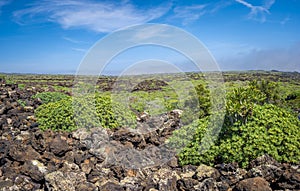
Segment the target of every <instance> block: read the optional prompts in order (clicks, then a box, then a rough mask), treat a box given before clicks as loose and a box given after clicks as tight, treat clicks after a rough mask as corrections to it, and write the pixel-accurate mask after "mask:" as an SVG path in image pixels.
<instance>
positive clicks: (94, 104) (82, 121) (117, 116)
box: [35, 95, 136, 131]
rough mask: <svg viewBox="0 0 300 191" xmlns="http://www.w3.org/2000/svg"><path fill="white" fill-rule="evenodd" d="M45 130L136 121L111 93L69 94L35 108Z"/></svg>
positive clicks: (107, 126)
mask: <svg viewBox="0 0 300 191" xmlns="http://www.w3.org/2000/svg"><path fill="white" fill-rule="evenodd" d="M35 114H36V117H37V121H38V123H39V127H40V128H41V129H43V130H45V129H52V130H55V131H58V130H62V131H73V130H75V129H77V128H81V127H86V128H91V127H97V126H102V127H104V128H115V127H119V126H130V127H133V126H134V125H135V120H136V117H135V115H133V114H132V113H130V112H129V110H128V109H126V108H125V107H124V106H123V105H121V104H118V103H112V102H111V100H110V97H109V96H101V95H96V96H85V97H80V98H73V99H72V98H66V99H62V100H60V101H57V102H50V103H48V104H43V105H41V106H39V107H38V108H37V110H36V112H35Z"/></svg>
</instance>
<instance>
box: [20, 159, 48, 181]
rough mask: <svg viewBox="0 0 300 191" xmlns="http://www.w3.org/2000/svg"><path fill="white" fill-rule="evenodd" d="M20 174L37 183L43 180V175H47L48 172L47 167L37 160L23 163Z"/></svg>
mask: <svg viewBox="0 0 300 191" xmlns="http://www.w3.org/2000/svg"><path fill="white" fill-rule="evenodd" d="M21 172H23V173H24V174H26V175H28V176H29V177H30V178H32V179H33V180H35V181H38V182H39V181H41V180H43V179H44V175H45V174H47V172H48V170H47V167H45V166H44V164H42V163H41V162H39V161H38V160H32V161H26V162H25V164H24V165H23V166H22V170H21Z"/></svg>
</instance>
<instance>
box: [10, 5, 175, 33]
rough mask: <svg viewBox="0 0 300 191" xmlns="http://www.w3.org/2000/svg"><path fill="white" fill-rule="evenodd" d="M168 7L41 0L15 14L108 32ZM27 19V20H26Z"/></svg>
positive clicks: (142, 20) (155, 15) (20, 17)
mask: <svg viewBox="0 0 300 191" xmlns="http://www.w3.org/2000/svg"><path fill="white" fill-rule="evenodd" d="M169 9H170V7H169V6H158V7H155V8H152V9H147V10H141V9H137V8H136V7H134V6H133V5H132V4H130V3H129V2H127V1H125V2H123V3H112V2H109V1H106V2H94V1H88V0H86V1H81V0H65V1H60V0H41V1H39V2H36V3H34V4H31V5H30V6H29V8H27V9H23V10H19V11H15V12H14V17H15V18H16V20H17V22H19V23H20V24H22V23H23V24H24V22H25V23H26V21H28V20H29V21H30V22H32V21H37V20H38V19H42V20H43V21H44V20H45V17H46V18H47V20H48V21H51V22H55V23H58V24H60V25H61V26H62V27H63V28H65V29H69V28H85V29H89V30H93V31H96V32H104V33H106V32H111V31H112V30H116V29H118V28H121V27H126V26H129V25H134V24H141V23H146V22H149V21H151V20H154V19H156V18H159V17H161V16H162V15H164V14H165V13H166V12H167V11H168V10H169ZM25 20H26V21H25Z"/></svg>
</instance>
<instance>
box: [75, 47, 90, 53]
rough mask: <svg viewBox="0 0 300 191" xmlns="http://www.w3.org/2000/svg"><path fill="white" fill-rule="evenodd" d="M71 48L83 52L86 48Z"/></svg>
mask: <svg viewBox="0 0 300 191" xmlns="http://www.w3.org/2000/svg"><path fill="white" fill-rule="evenodd" d="M72 50H74V51H77V52H84V53H86V52H87V50H86V49H83V48H72Z"/></svg>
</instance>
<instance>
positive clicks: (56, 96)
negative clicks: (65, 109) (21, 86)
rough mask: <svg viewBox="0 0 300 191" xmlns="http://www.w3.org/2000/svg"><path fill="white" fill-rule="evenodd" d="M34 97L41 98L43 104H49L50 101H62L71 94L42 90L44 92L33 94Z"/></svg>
mask: <svg viewBox="0 0 300 191" xmlns="http://www.w3.org/2000/svg"><path fill="white" fill-rule="evenodd" d="M32 98H33V99H37V98H39V99H41V100H42V103H43V104H47V103H50V102H56V101H60V100H63V99H66V98H70V96H68V95H66V94H64V93H61V92H42V93H37V94H35V95H34V96H32Z"/></svg>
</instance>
